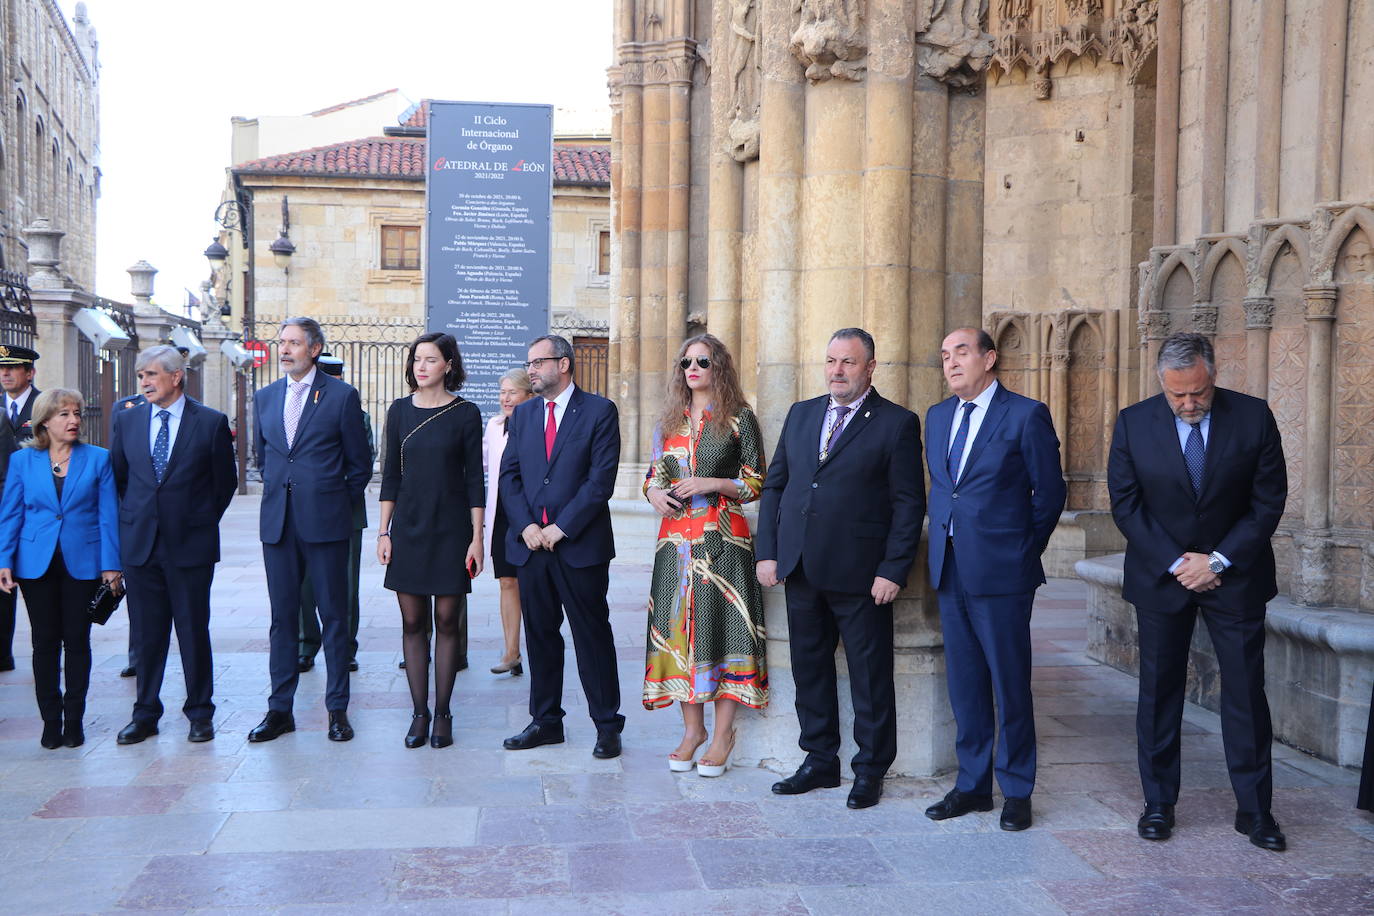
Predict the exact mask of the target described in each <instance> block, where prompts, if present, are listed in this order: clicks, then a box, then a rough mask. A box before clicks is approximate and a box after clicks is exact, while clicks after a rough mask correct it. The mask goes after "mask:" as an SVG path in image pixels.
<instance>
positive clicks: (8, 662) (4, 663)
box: [0, 655, 14, 671]
mask: <svg viewBox="0 0 1374 916" xmlns="http://www.w3.org/2000/svg"><path fill="white" fill-rule="evenodd" d="M13 670H14V656H13V655H6V656H5V657H4V658H0V671H13Z"/></svg>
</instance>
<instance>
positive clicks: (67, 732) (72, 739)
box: [62, 722, 86, 747]
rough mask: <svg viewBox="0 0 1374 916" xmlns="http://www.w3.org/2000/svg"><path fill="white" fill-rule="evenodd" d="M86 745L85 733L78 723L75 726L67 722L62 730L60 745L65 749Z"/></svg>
mask: <svg viewBox="0 0 1374 916" xmlns="http://www.w3.org/2000/svg"><path fill="white" fill-rule="evenodd" d="M85 743H86V732H85V730H84V729H83V728H82V727H81V723H80V722H78V723H76V724H75V725H73V724H72V723H70V722H68V723H67V724H66V725H65V726H63V728H62V744H63V745H64V746H66V747H80V746H81V745H83V744H85Z"/></svg>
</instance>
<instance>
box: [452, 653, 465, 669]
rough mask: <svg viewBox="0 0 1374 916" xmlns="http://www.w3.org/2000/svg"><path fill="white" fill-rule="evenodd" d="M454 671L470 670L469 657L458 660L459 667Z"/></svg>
mask: <svg viewBox="0 0 1374 916" xmlns="http://www.w3.org/2000/svg"><path fill="white" fill-rule="evenodd" d="M453 670H454V671H466V670H468V657H467V656H466V655H464V656H463V657H462V658H460V659H458V667H457V668H455V669H453Z"/></svg>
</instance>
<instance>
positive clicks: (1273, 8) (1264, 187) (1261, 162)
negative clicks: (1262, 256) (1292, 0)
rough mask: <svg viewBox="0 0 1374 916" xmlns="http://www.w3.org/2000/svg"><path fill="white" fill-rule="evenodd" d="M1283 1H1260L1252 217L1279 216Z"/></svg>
mask: <svg viewBox="0 0 1374 916" xmlns="http://www.w3.org/2000/svg"><path fill="white" fill-rule="evenodd" d="M1285 2H1286V0H1260V38H1259V48H1258V53H1256V54H1255V62H1254V66H1255V96H1256V100H1257V104H1258V106H1259V111H1261V112H1263V113H1264V114H1263V116H1262V117H1259V118H1257V119H1256V121H1255V219H1274V218H1275V217H1277V216H1278V215H1279V154H1280V151H1281V149H1282V145H1283V144H1282V140H1283V137H1282V127H1283V28H1284V5H1285Z"/></svg>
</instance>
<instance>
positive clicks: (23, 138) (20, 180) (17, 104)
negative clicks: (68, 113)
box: [14, 92, 29, 222]
mask: <svg viewBox="0 0 1374 916" xmlns="http://www.w3.org/2000/svg"><path fill="white" fill-rule="evenodd" d="M27 119H28V106H27V105H25V104H24V93H22V92H21V93H19V94H18V95H17V96H15V99H14V123H15V131H14V135H15V136H16V137H18V138H19V142H18V144H17V147H16V149H15V151H14V154H15V157H16V158H15V165H14V167H15V173H14V177H15V182H14V186H15V188H16V189H17V190H18V191H19V196H20V197H22V198H23V199H24V200H25V201H27V200H28V199H29V185H28V179H29V167H28V161H29V131H28V127H27V124H26V123H25V122H26V121H27ZM18 215H19V218H20V220H21V222H22V221H23V220H24V214H18Z"/></svg>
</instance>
